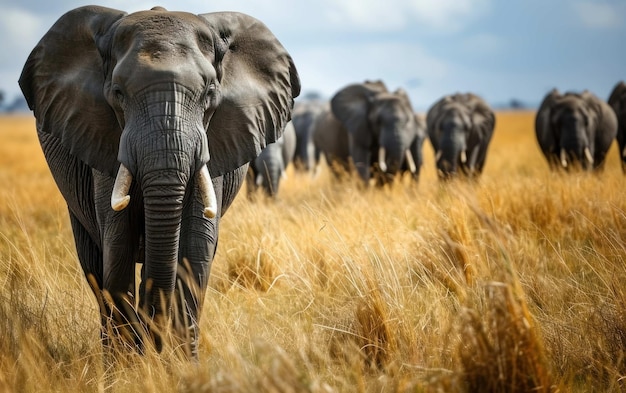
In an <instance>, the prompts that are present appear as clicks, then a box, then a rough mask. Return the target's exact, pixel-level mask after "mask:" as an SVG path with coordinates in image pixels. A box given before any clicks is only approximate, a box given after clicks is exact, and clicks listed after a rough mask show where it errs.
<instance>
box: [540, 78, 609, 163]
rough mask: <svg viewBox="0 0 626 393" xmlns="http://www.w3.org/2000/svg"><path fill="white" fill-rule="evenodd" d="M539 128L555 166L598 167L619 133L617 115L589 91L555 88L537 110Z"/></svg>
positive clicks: (550, 159)
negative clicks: (559, 89)
mask: <svg viewBox="0 0 626 393" xmlns="http://www.w3.org/2000/svg"><path fill="white" fill-rule="evenodd" d="M535 132H536V135H537V141H538V142H539V147H540V148H541V151H542V152H543V154H544V156H545V157H546V159H547V161H548V164H549V165H550V168H551V169H553V170H556V169H564V170H571V169H572V168H577V169H581V168H582V169H584V170H591V169H596V170H598V169H602V168H603V166H604V161H605V158H606V154H607V152H608V150H609V148H610V147H611V143H612V142H613V139H615V136H616V134H617V117H616V115H615V112H614V111H613V109H611V107H610V106H609V105H608V104H607V103H606V102H604V101H602V100H600V99H599V98H598V97H596V96H595V95H593V94H592V93H590V92H589V91H586V90H585V91H583V92H582V93H572V92H570V93H565V94H561V93H559V91H558V90H557V89H552V90H551V91H550V92H549V93H548V94H547V95H546V96H545V97H544V99H543V102H542V103H541V105H540V106H539V110H538V111H537V115H536V117H535Z"/></svg>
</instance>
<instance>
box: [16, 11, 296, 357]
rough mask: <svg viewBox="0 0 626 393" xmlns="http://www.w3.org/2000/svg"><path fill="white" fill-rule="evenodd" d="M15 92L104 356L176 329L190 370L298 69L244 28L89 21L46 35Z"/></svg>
mask: <svg viewBox="0 0 626 393" xmlns="http://www.w3.org/2000/svg"><path fill="white" fill-rule="evenodd" d="M19 85H20V87H21V90H22V93H23V94H24V97H25V98H26V100H27V102H28V105H29V108H30V109H31V110H32V111H33V113H34V116H35V119H36V128H37V135H38V138H39V141H40V144H41V147H42V150H43V153H44V156H45V158H46V160H47V163H48V166H49V167H50V170H51V172H52V176H53V177H54V180H55V182H56V184H57V186H58V189H59V191H60V192H61V194H62V195H63V197H64V199H65V201H66V203H67V208H68V212H69V218H70V222H71V227H72V232H73V236H74V241H75V246H76V250H77V255H78V259H79V262H80V265H81V267H82V269H83V271H84V274H85V277H86V279H87V282H88V283H89V285H90V287H91V289H92V291H93V292H94V294H95V296H96V299H97V301H98V304H99V309H100V316H101V322H102V329H101V339H102V342H103V345H104V348H109V349H110V348H113V347H115V346H116V345H118V344H119V345H121V346H122V347H124V348H126V347H129V348H131V350H134V351H138V352H139V353H144V351H145V349H146V348H147V346H148V345H149V346H150V347H152V348H154V349H155V350H157V351H159V352H160V351H162V348H163V346H164V345H165V344H166V342H165V341H164V338H165V335H164V334H163V332H164V331H165V330H164V329H166V328H171V329H170V331H171V332H173V334H172V335H171V336H170V335H168V337H172V338H173V340H174V344H176V346H177V347H179V348H182V349H183V351H184V353H185V354H186V355H187V356H189V357H190V358H192V359H193V358H197V357H198V337H199V326H198V321H199V320H200V315H201V310H202V305H203V302H204V295H205V293H206V289H207V282H208V278H209V272H210V268H211V264H212V261H213V258H214V255H215V252H216V249H217V243H218V229H219V223H220V219H221V217H223V216H224V214H225V213H226V211H227V209H228V208H229V206H230V205H231V202H232V201H233V199H234V198H235V196H236V194H237V193H238V191H239V189H240V188H241V185H242V184H243V181H244V178H245V175H246V171H247V165H248V162H250V161H251V160H252V159H254V158H255V157H256V156H257V155H258V154H259V153H260V152H261V150H262V149H263V147H265V145H266V144H268V143H272V142H274V141H275V140H276V139H278V138H279V137H280V133H281V132H282V130H283V128H284V125H285V124H286V123H287V122H288V121H289V120H290V118H291V110H292V108H293V102H294V98H295V97H297V96H298V95H299V93H300V80H299V76H298V72H297V70H296V67H295V65H294V62H293V60H292V58H291V56H290V55H289V53H288V52H287V51H286V49H285V48H284V47H283V46H282V44H281V43H280V42H279V41H278V39H277V38H276V37H275V36H274V35H273V33H272V32H271V31H270V30H269V29H268V28H267V27H266V26H265V25H264V24H263V23H262V22H261V21H259V20H257V19H255V18H253V17H251V16H248V15H245V14H240V13H232V12H215V13H207V14H200V15H195V14H191V13H187V12H174V11H167V10H165V9H164V8H162V7H155V8H152V9H151V10H145V11H139V12H134V13H130V14H129V13H126V12H124V11H119V10H115V9H111V8H105V7H99V6H85V7H80V8H76V9H73V10H70V11H68V12H67V13H65V14H64V15H62V16H61V17H60V18H59V19H58V20H57V21H56V22H55V24H54V25H53V26H52V27H51V28H50V29H49V30H48V32H46V33H45V34H44V36H43V37H42V38H41V40H40V41H39V43H37V44H36V46H35V48H34V49H33V50H32V52H31V53H30V55H29V57H28V59H27V60H26V63H25V65H24V68H23V70H22V73H21V75H20V78H19ZM137 263H140V264H141V279H140V280H137V281H138V283H136V282H135V266H136V264H137ZM137 284H139V286H138V288H137Z"/></svg>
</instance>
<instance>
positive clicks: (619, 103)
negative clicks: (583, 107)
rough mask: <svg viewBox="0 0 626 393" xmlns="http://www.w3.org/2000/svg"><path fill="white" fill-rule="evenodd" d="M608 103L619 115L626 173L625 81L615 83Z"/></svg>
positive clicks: (619, 133)
mask: <svg viewBox="0 0 626 393" xmlns="http://www.w3.org/2000/svg"><path fill="white" fill-rule="evenodd" d="M608 104H609V105H610V106H611V107H612V108H613V111H615V114H616V115H617V124H618V126H617V144H618V146H619V157H620V162H621V163H622V172H623V173H625V174H626V83H624V81H621V82H618V83H617V84H616V85H615V87H614V88H613V91H612V92H611V95H610V96H609V101H608Z"/></svg>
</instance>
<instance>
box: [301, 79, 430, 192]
mask: <svg viewBox="0 0 626 393" xmlns="http://www.w3.org/2000/svg"><path fill="white" fill-rule="evenodd" d="M425 136H426V134H425V131H424V127H423V123H421V122H420V121H419V117H418V116H417V115H416V114H415V113H414V112H413V108H412V106H411V102H410V100H409V97H408V95H407V94H406V92H404V91H403V90H401V89H398V90H396V91H395V92H389V91H388V90H387V88H386V86H385V85H384V84H383V82H380V81H377V82H367V81H366V82H364V83H357V84H353V85H349V86H347V87H345V88H343V89H341V90H339V91H338V92H337V93H336V94H335V95H334V97H333V98H332V99H331V102H330V112H329V111H326V112H324V113H322V114H320V116H319V117H318V119H317V121H316V122H315V123H314V130H313V140H314V143H315V147H316V149H319V151H320V152H321V153H322V154H324V156H325V158H326V161H327V162H328V163H329V165H330V166H331V168H333V167H334V168H343V169H344V170H351V166H352V165H353V166H354V168H355V169H356V172H357V173H358V175H359V177H360V178H361V179H362V180H363V181H364V182H365V184H366V185H367V184H368V183H369V180H370V179H371V178H374V179H375V180H376V183H377V184H378V185H383V184H386V183H388V182H390V181H392V180H393V179H394V177H395V176H396V175H399V174H401V173H404V172H410V173H411V175H412V176H413V178H414V179H415V180H416V181H417V180H418V179H419V173H420V169H421V166H422V161H423V159H422V146H423V142H424V139H425Z"/></svg>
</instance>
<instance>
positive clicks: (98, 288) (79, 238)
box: [69, 211, 110, 346]
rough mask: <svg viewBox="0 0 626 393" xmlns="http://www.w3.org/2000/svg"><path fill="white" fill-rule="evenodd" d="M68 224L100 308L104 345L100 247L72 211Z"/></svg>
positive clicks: (106, 339)
mask: <svg viewBox="0 0 626 393" xmlns="http://www.w3.org/2000/svg"><path fill="white" fill-rule="evenodd" d="M69 216H70V224H71V226H72V232H73V234H74V242H75V243H76V253H77V254H78V260H79V261H80V266H81V268H82V269H83V272H84V274H85V278H86V279H87V282H88V283H89V287H90V288H91V290H92V291H93V293H94V295H95V296H96V300H97V302H98V307H99V309H100V320H101V332H100V334H101V339H102V342H103V344H104V345H105V346H109V344H110V340H109V334H108V333H107V329H106V326H107V321H108V319H109V315H110V311H109V308H108V307H107V304H106V301H105V300H104V297H103V296H102V288H103V272H102V265H103V264H102V251H101V250H100V247H98V245H97V244H96V243H95V242H94V241H93V239H92V237H91V236H90V235H89V233H88V231H87V230H86V229H85V228H84V227H83V225H82V224H81V223H80V220H79V219H78V218H77V217H76V215H75V214H74V213H72V212H71V211H70V213H69Z"/></svg>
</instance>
